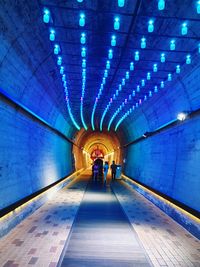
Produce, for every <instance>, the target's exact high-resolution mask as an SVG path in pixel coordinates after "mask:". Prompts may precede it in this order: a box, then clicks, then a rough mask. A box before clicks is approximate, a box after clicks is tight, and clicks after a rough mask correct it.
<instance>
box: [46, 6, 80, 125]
mask: <svg viewBox="0 0 200 267" xmlns="http://www.w3.org/2000/svg"><path fill="white" fill-rule="evenodd" d="M48 16H49V18H48ZM43 21H44V23H49V21H50V12H49V13H48V12H47V10H46V11H44V14H43ZM55 35H56V32H55V30H54V29H52V28H50V34H49V40H50V41H51V42H54V41H55ZM53 52H54V55H55V56H56V57H57V67H58V69H59V72H60V74H61V77H62V78H61V80H62V85H63V87H64V92H65V100H66V103H67V109H68V113H69V116H70V119H71V121H72V123H73V125H74V126H75V127H76V129H77V130H80V126H79V125H78V123H77V122H76V120H75V119H74V116H73V114H72V111H71V107H70V103H69V92H68V87H67V81H66V74H65V69H64V66H63V65H62V64H63V58H62V55H61V47H60V45H59V44H54V46H53Z"/></svg>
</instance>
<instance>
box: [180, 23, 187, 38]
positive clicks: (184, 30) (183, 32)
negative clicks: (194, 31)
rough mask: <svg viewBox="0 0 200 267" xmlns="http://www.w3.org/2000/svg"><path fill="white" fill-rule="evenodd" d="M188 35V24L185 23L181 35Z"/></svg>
mask: <svg viewBox="0 0 200 267" xmlns="http://www.w3.org/2000/svg"><path fill="white" fill-rule="evenodd" d="M187 33H188V27H187V23H183V24H182V27H181V34H182V35H186V34H187Z"/></svg>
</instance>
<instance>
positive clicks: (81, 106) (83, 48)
mask: <svg viewBox="0 0 200 267" xmlns="http://www.w3.org/2000/svg"><path fill="white" fill-rule="evenodd" d="M80 43H81V44H85V43H86V34H85V33H81V38H80ZM81 57H82V64H81V67H82V90H81V99H80V115H81V122H82V124H83V127H84V129H85V130H86V131H87V129H88V127H87V125H86V123H85V120H84V116H83V102H84V97H85V88H86V77H87V73H86V67H87V60H86V48H85V47H82V48H81Z"/></svg>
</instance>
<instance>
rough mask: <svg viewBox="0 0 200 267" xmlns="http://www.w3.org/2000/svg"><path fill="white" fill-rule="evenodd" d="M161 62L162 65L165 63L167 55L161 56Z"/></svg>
mask: <svg viewBox="0 0 200 267" xmlns="http://www.w3.org/2000/svg"><path fill="white" fill-rule="evenodd" d="M160 62H161V63H164V62H165V54H164V53H162V54H161V56H160Z"/></svg>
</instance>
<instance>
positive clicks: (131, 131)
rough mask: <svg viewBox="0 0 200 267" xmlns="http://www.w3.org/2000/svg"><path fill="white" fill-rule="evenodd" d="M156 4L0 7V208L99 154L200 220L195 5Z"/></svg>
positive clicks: (42, 1) (199, 41)
mask: <svg viewBox="0 0 200 267" xmlns="http://www.w3.org/2000/svg"><path fill="white" fill-rule="evenodd" d="M122 2H123V1H122ZM158 2H159V1H155V0H150V1H146V0H137V1H132V0H131V1H128V0H127V1H125V5H124V6H123V7H119V6H118V4H117V3H118V1H107V0H87V1H86V0H85V1H75V0H73V1H72V0H69V1H54V0H37V1H11V0H8V1H1V2H0V24H1V32H0V36H1V42H0V111H1V112H0V121H1V127H0V136H1V138H0V149H1V154H0V157H1V161H0V162H1V163H0V179H1V183H0V208H1V209H6V208H8V207H10V206H12V205H13V204H15V203H17V202H18V201H20V200H22V199H24V198H26V197H27V196H29V195H32V194H34V193H36V192H38V191H40V190H41V189H43V188H45V187H47V186H49V185H51V184H53V183H55V182H57V181H59V180H60V179H62V178H63V177H66V176H68V175H70V174H71V173H73V172H74V171H77V170H80V169H85V168H89V167H91V164H92V162H93V159H95V158H96V157H100V158H102V159H103V160H104V161H108V162H109V164H111V162H112V161H113V160H115V161H116V163H118V164H121V165H122V167H123V173H124V174H125V175H127V176H128V177H130V178H132V179H135V180H136V181H138V182H139V183H141V184H143V185H146V186H148V187H150V188H151V189H153V190H156V191H157V192H159V193H161V194H163V195H165V196H166V197H169V198H171V199H173V200H175V201H177V202H178V203H181V204H183V205H185V207H188V208H189V209H190V210H192V211H193V212H195V214H198V216H199V212H200V194H199V188H200V179H199V173H200V164H199V163H200V116H199V114H200V112H199V109H200V63H199V62H200V32H199V26H200V15H199V12H198V10H199V9H198V8H199V7H198V5H197V2H196V1H189V0H184V1H181V0H176V1H166V5H165V7H164V8H162V9H159V8H158V6H157V5H158ZM118 27H119V29H118ZM181 114H182V115H183V116H181ZM180 116H181V117H180ZM184 116H185V117H184Z"/></svg>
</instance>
